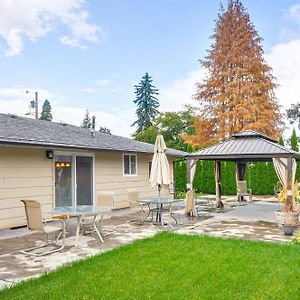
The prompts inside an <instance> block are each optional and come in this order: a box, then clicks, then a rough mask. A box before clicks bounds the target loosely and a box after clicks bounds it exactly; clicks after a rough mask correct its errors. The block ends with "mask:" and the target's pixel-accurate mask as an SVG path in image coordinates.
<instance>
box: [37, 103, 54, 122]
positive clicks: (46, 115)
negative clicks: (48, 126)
mask: <svg viewBox="0 0 300 300" xmlns="http://www.w3.org/2000/svg"><path fill="white" fill-rule="evenodd" d="M51 110H52V108H51V104H50V102H49V101H48V100H47V99H46V100H45V101H44V103H43V106H42V112H41V116H40V120H45V121H52V113H51Z"/></svg>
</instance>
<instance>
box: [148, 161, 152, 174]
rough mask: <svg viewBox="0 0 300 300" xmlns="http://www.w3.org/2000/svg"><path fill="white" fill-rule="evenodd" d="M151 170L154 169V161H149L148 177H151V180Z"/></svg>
mask: <svg viewBox="0 0 300 300" xmlns="http://www.w3.org/2000/svg"><path fill="white" fill-rule="evenodd" d="M151 169H152V161H149V162H148V175H149V178H150V175H151Z"/></svg>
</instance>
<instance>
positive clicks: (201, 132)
mask: <svg viewBox="0 0 300 300" xmlns="http://www.w3.org/2000/svg"><path fill="white" fill-rule="evenodd" d="M193 127H194V130H195V134H194V135H188V134H182V135H181V138H183V139H184V141H185V143H186V144H188V145H199V146H200V147H201V148H203V147H206V146H209V145H211V144H213V142H214V140H213V139H214V138H213V125H212V124H211V123H210V122H209V121H208V120H205V119H202V118H200V117H199V116H196V117H195V120H194V125H193Z"/></svg>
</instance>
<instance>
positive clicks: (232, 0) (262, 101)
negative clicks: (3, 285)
mask: <svg viewBox="0 0 300 300" xmlns="http://www.w3.org/2000/svg"><path fill="white" fill-rule="evenodd" d="M211 38H212V39H213V44H212V46H211V48H210V50H209V51H208V55H207V56H206V57H205V58H204V59H203V60H202V61H201V63H202V65H203V66H204V67H205V68H206V69H207V70H208V77H207V78H206V79H205V80H204V82H203V83H198V85H197V93H196V95H195V98H196V99H197V100H198V101H199V102H200V104H201V116H202V117H203V118H205V119H207V120H208V121H209V122H210V123H211V124H212V125H213V126H214V128H215V132H214V135H215V137H216V138H215V140H224V139H226V138H229V137H231V135H232V134H233V133H236V132H239V131H241V130H245V129H253V130H257V131H259V132H261V133H264V134H266V135H269V136H271V137H274V138H275V137H278V135H279V134H280V132H281V126H282V115H281V113H280V110H279V105H278V101H277V99H276V97H275V95H274V89H275V87H276V84H275V83H274V77H273V75H272V73H271V72H272V69H271V68H270V67H269V66H268V65H267V63H266V61H265V60H264V57H263V48H262V38H261V37H260V36H259V35H258V33H257V31H256V30H255V27H254V25H253V24H252V23H251V21H250V16H249V14H248V13H247V11H246V10H245V8H244V7H243V5H242V3H241V2H240V1H239V0H229V2H228V7H227V10H226V11H224V9H223V8H222V7H221V11H220V13H219V15H218V19H217V21H216V27H215V30H214V33H213V35H212V37H211Z"/></svg>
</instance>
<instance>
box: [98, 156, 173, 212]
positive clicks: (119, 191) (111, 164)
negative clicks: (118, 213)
mask: <svg viewBox="0 0 300 300" xmlns="http://www.w3.org/2000/svg"><path fill="white" fill-rule="evenodd" d="M151 159H152V155H145V154H137V175H136V176H134V175H133V176H126V175H123V154H122V153H113V152H110V153H109V152H99V153H96V156H95V174H96V175H95V177H96V180H95V184H96V193H97V192H99V191H114V192H115V204H114V209H119V208H125V207H128V205H129V204H128V195H127V191H126V189H127V188H137V190H138V191H139V194H140V197H149V196H155V195H158V192H157V188H152V187H151V186H150V184H149V162H150V161H151ZM169 162H170V170H171V177H172V178H173V171H172V167H173V164H172V161H171V160H170V161H169ZM172 181H173V180H172ZM161 195H162V196H165V197H170V196H171V195H170V193H169V191H168V190H163V191H162V193H161Z"/></svg>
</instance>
